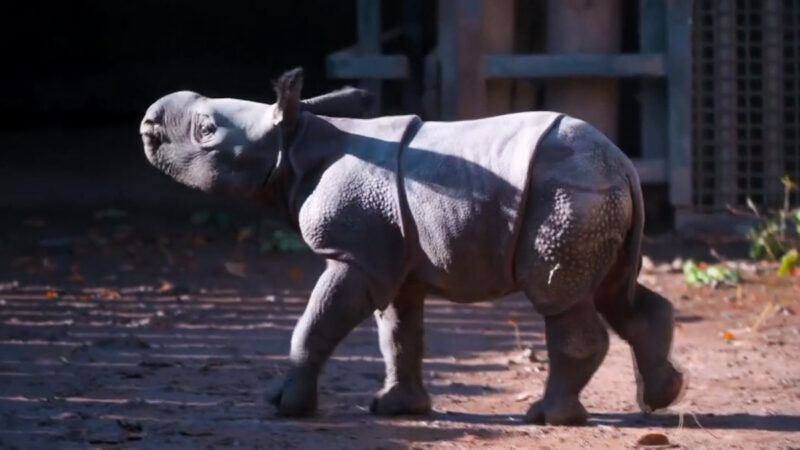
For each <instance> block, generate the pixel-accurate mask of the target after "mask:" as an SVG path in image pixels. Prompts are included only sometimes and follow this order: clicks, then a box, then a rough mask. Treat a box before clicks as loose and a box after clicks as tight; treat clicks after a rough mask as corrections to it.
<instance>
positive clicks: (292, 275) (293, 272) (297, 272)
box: [289, 266, 303, 285]
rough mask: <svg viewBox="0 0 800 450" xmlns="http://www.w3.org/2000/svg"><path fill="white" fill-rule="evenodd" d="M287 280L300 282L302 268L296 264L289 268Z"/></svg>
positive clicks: (301, 279)
mask: <svg viewBox="0 0 800 450" xmlns="http://www.w3.org/2000/svg"><path fill="white" fill-rule="evenodd" d="M289 280H290V281H291V282H292V284H295V285H297V284H300V283H302V282H303V269H301V268H299V267H296V266H295V267H292V268H291V269H289Z"/></svg>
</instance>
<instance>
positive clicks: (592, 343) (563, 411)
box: [524, 300, 608, 425]
mask: <svg viewBox="0 0 800 450" xmlns="http://www.w3.org/2000/svg"><path fill="white" fill-rule="evenodd" d="M545 334H546V339H547V353H548V356H549V358H550V373H549V375H548V377H547V385H546V386H545V392H544V397H542V399H541V400H539V401H537V402H536V403H534V404H533V405H532V406H531V407H530V409H529V410H528V412H527V414H526V415H525V419H524V420H525V421H526V422H528V423H539V424H551V425H579V424H582V423H585V422H586V419H587V417H588V414H587V412H586V409H584V407H583V405H581V402H580V393H581V391H582V390H583V388H584V386H586V384H587V383H588V382H589V380H590V379H591V377H592V375H594V373H595V371H596V370H597V368H598V367H599V366H600V363H601V362H602V361H603V358H604V357H605V355H606V352H607V351H608V332H607V331H606V329H605V325H604V324H603V323H602V321H601V320H600V317H599V315H598V314H597V311H596V310H595V308H594V303H593V302H591V301H588V300H584V301H580V302H578V303H577V304H576V305H575V306H573V307H572V308H570V309H569V310H567V311H566V312H562V313H560V314H557V315H553V316H545Z"/></svg>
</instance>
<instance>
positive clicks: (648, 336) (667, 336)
mask: <svg viewBox="0 0 800 450" xmlns="http://www.w3.org/2000/svg"><path fill="white" fill-rule="evenodd" d="M597 306H598V309H600V311H601V312H602V314H603V316H605V318H606V320H607V321H608V323H609V325H611V327H612V328H613V329H614V331H616V332H617V333H618V334H619V335H620V337H622V338H623V339H625V340H626V341H627V342H628V344H630V346H631V348H632V350H633V356H634V360H635V362H636V372H637V373H636V375H637V377H636V378H637V382H638V385H639V404H640V406H641V408H642V409H643V410H644V411H653V410H657V409H661V408H666V407H667V406H669V405H670V404H672V403H673V402H675V401H676V400H677V399H678V397H679V396H680V394H681V393H682V392H683V388H684V377H683V374H682V373H681V372H680V371H679V370H677V369H676V368H675V366H674V365H673V364H672V363H671V362H670V360H669V353H670V348H671V346H672V330H673V327H674V321H673V308H672V304H671V303H670V302H669V301H668V300H667V299H665V298H664V297H662V296H661V295H659V294H658V293H656V292H653V291H652V290H650V289H648V288H647V287H645V286H642V285H641V284H638V285H637V286H636V296H635V298H634V300H633V303H632V304H631V302H627V301H624V300H620V299H619V298H614V299H600V301H598V302H597Z"/></svg>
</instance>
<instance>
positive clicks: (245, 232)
mask: <svg viewBox="0 0 800 450" xmlns="http://www.w3.org/2000/svg"><path fill="white" fill-rule="evenodd" d="M254 234H255V233H254V232H253V229H252V228H250V227H244V228H242V229H241V230H239V233H238V234H237V235H236V242H240V243H241V242H244V241H246V240H248V239H250V238H252V237H253V235H254Z"/></svg>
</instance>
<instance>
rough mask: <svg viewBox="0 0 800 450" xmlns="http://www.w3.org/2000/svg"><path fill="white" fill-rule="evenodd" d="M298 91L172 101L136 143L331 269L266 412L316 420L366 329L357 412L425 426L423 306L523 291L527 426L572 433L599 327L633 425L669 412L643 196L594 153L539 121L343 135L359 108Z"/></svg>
mask: <svg viewBox="0 0 800 450" xmlns="http://www.w3.org/2000/svg"><path fill="white" fill-rule="evenodd" d="M301 85H302V72H301V71H300V70H299V69H296V70H294V71H290V72H287V73H286V74H284V75H283V76H282V77H281V78H280V79H279V80H278V81H277V82H276V86H275V87H276V91H277V94H278V101H277V102H276V103H275V104H274V105H270V104H262V103H253V102H248V101H243V100H234V99H211V98H206V97H203V96H201V95H199V94H195V93H192V92H177V93H174V94H170V95H167V96H166V97H163V98H161V99H160V100H158V101H157V102H156V103H154V104H153V105H152V106H151V107H150V108H149V109H148V110H147V113H146V115H145V118H144V120H143V121H142V125H141V130H140V131H141V134H142V139H143V141H144V147H145V153H146V155H147V158H148V159H149V160H150V162H151V163H153V164H154V165H155V166H156V167H158V168H159V169H160V170H162V171H163V172H165V173H167V174H169V175H170V176H172V177H173V178H174V179H176V180H178V181H180V182H181V183H183V184H186V185H189V186H192V187H195V188H198V189H202V190H204V191H207V192H224V193H228V194H232V195H238V196H244V197H248V198H251V199H253V200H254V201H257V202H262V203H265V204H270V205H273V206H274V205H277V206H279V207H280V208H281V209H282V211H284V213H285V214H286V218H287V221H288V223H289V224H290V225H291V226H293V227H294V228H295V229H296V230H297V231H298V232H299V233H300V234H301V235H302V237H303V239H304V240H305V242H306V243H307V244H308V245H309V247H310V248H311V249H312V250H313V251H315V252H316V253H318V254H320V255H322V256H323V257H325V258H326V259H327V268H326V270H325V271H324V272H323V274H322V275H321V276H320V278H319V280H318V281H317V285H316V287H315V288H314V290H313V292H312V294H311V298H310V299H309V302H308V305H307V307H306V311H305V313H304V314H303V316H302V317H301V318H300V320H299V322H298V324H297V327H296V328H295V330H294V333H293V335H292V340H291V352H290V358H291V361H292V369H291V370H290V372H289V373H288V374H287V376H286V377H285V379H283V380H281V383H280V385H278V386H276V388H275V390H274V392H273V393H272V394H271V396H270V399H271V400H272V401H273V403H274V404H275V405H277V408H278V410H279V412H280V413H281V414H284V415H287V416H302V415H308V414H312V413H313V412H314V411H315V409H316V405H317V378H318V375H319V373H320V371H321V369H322V367H323V365H324V363H325V361H326V360H327V359H328V357H329V356H330V355H331V353H332V352H333V350H334V347H335V346H336V345H337V344H338V343H339V342H340V341H341V340H342V339H343V338H344V337H345V335H347V333H348V332H349V331H350V330H352V329H353V328H354V327H355V326H356V325H358V324H359V323H360V322H362V321H363V320H364V319H365V318H366V317H367V316H369V315H371V314H374V316H375V319H376V320H377V324H378V332H379V338H380V348H381V352H382V353H383V356H384V359H385V362H386V379H385V384H384V387H383V389H382V390H381V391H380V392H379V393H378V394H377V396H376V397H375V399H374V401H373V403H372V407H371V410H372V411H373V412H374V413H376V414H382V415H396V414H421V413H426V412H428V411H429V410H430V408H431V404H430V398H429V396H428V394H427V392H426V391H425V388H424V386H423V383H422V370H421V366H422V356H423V348H424V343H423V334H424V330H423V303H424V299H425V296H426V294H429V293H432V294H437V295H441V296H444V297H446V298H449V299H451V300H453V301H455V302H462V303H466V302H475V301H483V300H491V299H494V298H498V297H500V296H503V295H505V294H508V293H510V292H514V291H522V292H524V293H525V294H526V295H527V296H528V297H529V298H530V300H531V303H532V304H533V306H534V308H536V309H537V310H538V311H539V312H541V313H542V314H543V315H544V318H545V330H546V340H547V349H548V353H549V358H550V373H549V376H548V379H547V385H546V388H545V392H544V395H543V397H542V398H541V399H540V400H539V401H537V402H535V403H534V404H533V405H532V406H531V407H530V409H529V410H528V412H527V414H526V421H528V422H533V423H549V424H578V423H582V422H584V421H585V420H586V418H587V412H586V410H585V409H584V408H583V406H582V405H581V403H580V400H579V395H580V392H581V390H582V389H583V387H584V386H585V385H586V383H587V382H588V381H589V379H590V378H591V376H592V375H593V373H594V372H595V370H596V369H597V367H598V366H599V365H600V363H601V361H602V359H603V357H604V355H605V353H606V351H607V348H608V334H607V332H606V328H605V325H604V323H603V322H602V320H601V317H603V318H605V320H606V321H607V323H608V324H609V325H610V326H611V327H612V328H613V329H614V330H615V331H616V332H617V333H618V334H619V335H620V336H621V337H622V338H623V339H625V340H626V341H627V342H628V343H629V344H630V345H631V347H632V349H633V354H634V357H635V362H636V368H637V375H638V380H639V394H640V395H639V400H640V405H641V406H642V408H643V409H645V410H652V409H658V408H663V407H666V406H668V405H669V404H670V403H672V402H673V401H674V400H675V399H676V398H677V396H678V395H679V393H680V391H681V389H682V386H683V377H682V375H681V374H680V372H678V371H677V370H676V369H675V368H674V367H673V365H672V364H671V363H670V361H669V351H670V346H671V341H672V329H673V312H672V306H671V304H670V303H669V302H668V301H667V300H666V299H664V298H663V297H661V296H660V295H658V294H656V293H655V292H653V291H651V290H649V289H647V288H646V287H644V286H641V285H639V284H637V282H636V278H637V275H638V271H639V266H640V259H641V256H640V245H641V238H642V228H643V207H642V194H641V188H640V185H639V179H638V177H637V174H636V171H635V170H634V168H633V166H632V164H631V162H630V161H629V160H628V159H627V158H626V157H625V155H624V154H623V153H622V152H621V151H620V150H619V149H618V148H617V147H616V146H614V144H612V143H611V142H610V141H609V140H608V139H607V138H606V137H605V136H603V135H602V134H601V133H600V132H598V131H597V130H596V129H595V128H593V127H591V126H590V125H588V124H586V123H585V122H582V121H580V120H578V119H574V118H571V117H567V116H563V115H560V114H555V113H548V112H531V113H522V114H512V115H507V116H500V117H494V118H489V119H483V120H476V121H465V122H452V123H442V122H424V123H423V122H422V121H421V120H419V118H418V117H415V116H397V117H382V118H376V119H353V118H342V117H341V116H351V117H352V116H358V115H360V111H363V110H366V108H364V109H362V110H359V107H360V106H364V105H365V102H364V98H365V97H364V93H363V92H362V91H358V90H352V89H351V90H345V91H339V92H336V93H332V94H329V95H328V96H327V97H323V98H317V99H312V100H311V101H305V102H303V101H301V100H300V90H301ZM315 113H324V114H326V116H323V115H318V114H315ZM334 116H340V117H334Z"/></svg>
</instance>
